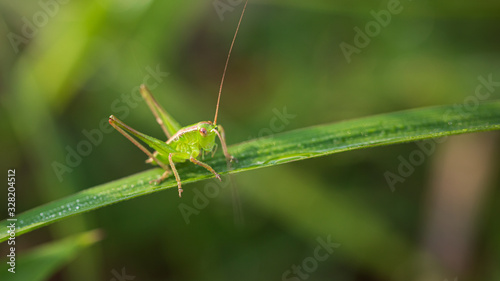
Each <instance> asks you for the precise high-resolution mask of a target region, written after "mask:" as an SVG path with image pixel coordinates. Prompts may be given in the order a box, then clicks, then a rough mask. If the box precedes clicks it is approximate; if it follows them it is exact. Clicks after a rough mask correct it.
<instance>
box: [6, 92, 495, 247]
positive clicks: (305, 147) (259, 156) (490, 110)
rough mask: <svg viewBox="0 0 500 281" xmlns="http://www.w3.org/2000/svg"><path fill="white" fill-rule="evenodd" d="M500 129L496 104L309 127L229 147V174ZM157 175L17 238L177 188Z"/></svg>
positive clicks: (40, 213)
mask: <svg viewBox="0 0 500 281" xmlns="http://www.w3.org/2000/svg"><path fill="white" fill-rule="evenodd" d="M498 129H500V101H494V102H488V103H483V104H480V105H478V107H477V108H476V110H473V111H470V112H461V111H456V106H455V105H448V106H439V107H431V108H423V109H414V110H407V111H401V112H395V113H389V114H382V115H376V116H371V117H366V118H361V119H356V120H349V121H344V122H339V123H333V124H326V125H319V126H314V127H308V128H304V129H299V130H295V131H290V132H286V133H283V134H279V135H275V136H273V137H271V138H261V139H255V140H251V141H248V142H244V143H240V144H237V145H233V146H231V147H230V148H229V151H230V153H232V154H233V155H234V156H235V157H236V158H237V159H238V163H236V164H234V165H233V166H234V169H233V170H232V171H230V172H231V173H236V172H241V171H246V170H252V169H258V168H263V167H267V166H272V165H277V164H283V163H287V162H291V161H297V160H302V159H307V158H312V157H319V156H323V155H328V154H333V153H337V152H342V151H348V150H355V149H360V148H369V147H376V146H382V145H389V144H397V143H404V142H410V141H416V140H424V139H430V138H436V137H443V136H448V135H457V134H463V133H472V132H481V131H490V130H498ZM206 162H207V163H208V164H209V165H211V166H212V167H213V168H214V169H215V170H216V171H218V172H220V173H221V174H225V173H227V172H228V169H227V167H226V162H225V159H224V157H223V156H222V155H218V156H216V157H214V158H212V159H210V160H208V161H206ZM178 171H179V174H180V175H181V178H182V180H183V183H184V184H187V183H189V182H194V181H199V180H202V179H206V178H210V177H212V175H211V174H210V173H209V172H207V171H206V170H204V169H202V168H200V167H196V166H195V165H189V163H186V164H185V165H184V164H179V165H178ZM161 174H162V170H161V169H151V170H147V171H144V172H141V173H138V174H135V175H132V176H129V177H126V178H123V179H120V180H116V181H112V182H109V183H105V184H102V185H99V186H96V187H92V188H89V189H86V190H83V191H81V192H79V193H76V194H73V195H71V196H68V197H66V198H62V199H60V200H56V201H53V202H51V203H48V204H46V205H43V206H39V207H36V208H34V209H32V210H29V211H26V212H24V213H22V214H20V215H18V216H17V223H16V229H17V230H16V235H20V234H22V233H26V232H29V231H32V230H34V229H36V228H39V227H42V226H44V225H47V224H51V223H53V222H56V221H58V220H61V219H63V218H66V217H70V216H73V215H76V214H80V213H83V212H87V211H91V210H95V209H97V208H100V207H103V206H106V205H110V204H114V203H117V202H120V201H124V200H127V199H130V198H134V197H137V196H142V195H145V194H149V193H152V192H156V191H159V190H163V189H166V188H170V187H175V186H177V184H176V182H175V179H174V178H173V177H171V178H169V179H167V180H166V181H165V182H163V183H162V184H161V185H158V186H154V185H151V184H149V181H150V180H151V179H155V178H157V177H159V176H160V175H161ZM172 196H174V195H172ZM181 200H182V199H181ZM7 225H8V222H7V221H6V220H4V221H1V222H0V229H2V232H1V233H0V242H1V241H5V240H6V239H7V238H8V235H9V234H8V233H7V232H6V231H5V229H7Z"/></svg>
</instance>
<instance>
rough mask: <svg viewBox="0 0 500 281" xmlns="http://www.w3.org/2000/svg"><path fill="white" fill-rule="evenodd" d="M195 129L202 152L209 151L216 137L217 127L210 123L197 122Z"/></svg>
mask: <svg viewBox="0 0 500 281" xmlns="http://www.w3.org/2000/svg"><path fill="white" fill-rule="evenodd" d="M196 127H197V131H198V133H199V137H198V143H199V144H200V146H201V147H202V148H203V149H204V150H206V151H211V150H212V148H213V146H214V143H215V136H216V135H217V133H216V131H217V130H218V128H217V125H214V124H212V122H210V121H204V122H199V123H198V124H197V125H196Z"/></svg>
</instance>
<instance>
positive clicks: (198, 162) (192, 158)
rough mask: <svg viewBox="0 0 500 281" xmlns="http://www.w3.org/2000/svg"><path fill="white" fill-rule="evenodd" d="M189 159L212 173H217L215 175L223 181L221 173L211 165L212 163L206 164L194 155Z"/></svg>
mask: <svg viewBox="0 0 500 281" xmlns="http://www.w3.org/2000/svg"><path fill="white" fill-rule="evenodd" d="M189 161H191V162H193V163H194V164H196V165H198V166H202V167H203V168H205V169H207V170H208V171H210V172H211V173H212V174H214V175H215V177H216V178H217V179H218V180H220V181H222V178H221V177H220V175H219V174H218V173H217V172H216V171H215V170H214V169H213V168H212V167H210V165H208V164H206V163H203V162H201V161H200V160H198V159H196V158H194V157H193V156H191V157H189Z"/></svg>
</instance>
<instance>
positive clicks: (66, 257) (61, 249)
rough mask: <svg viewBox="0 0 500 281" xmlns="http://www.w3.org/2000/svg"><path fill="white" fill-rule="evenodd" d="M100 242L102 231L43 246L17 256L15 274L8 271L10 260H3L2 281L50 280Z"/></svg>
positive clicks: (0, 277) (0, 266)
mask: <svg viewBox="0 0 500 281" xmlns="http://www.w3.org/2000/svg"><path fill="white" fill-rule="evenodd" d="M99 240H101V233H100V231H98V230H92V231H88V232H85V233H81V234H78V235H74V236H70V237H68V238H65V239H63V240H59V241H56V242H52V243H48V244H45V245H42V246H40V247H38V248H36V249H34V250H32V251H30V252H28V253H25V254H23V253H22V254H21V255H19V256H17V255H16V261H15V273H12V272H9V271H7V269H9V268H10V265H9V264H8V263H7V262H8V261H9V260H5V259H2V260H1V264H0V280H10V281H25V280H30V281H38V280H40V281H41V280H48V279H49V277H51V276H52V275H53V274H54V273H55V272H56V271H57V270H59V269H60V268H61V267H62V266H63V265H64V264H66V263H68V262H70V261H71V260H72V259H74V258H75V257H76V256H77V255H78V253H79V252H80V251H82V250H83V249H85V248H86V247H88V246H90V245H92V244H94V243H95V242H98V241H99ZM9 248H10V247H9Z"/></svg>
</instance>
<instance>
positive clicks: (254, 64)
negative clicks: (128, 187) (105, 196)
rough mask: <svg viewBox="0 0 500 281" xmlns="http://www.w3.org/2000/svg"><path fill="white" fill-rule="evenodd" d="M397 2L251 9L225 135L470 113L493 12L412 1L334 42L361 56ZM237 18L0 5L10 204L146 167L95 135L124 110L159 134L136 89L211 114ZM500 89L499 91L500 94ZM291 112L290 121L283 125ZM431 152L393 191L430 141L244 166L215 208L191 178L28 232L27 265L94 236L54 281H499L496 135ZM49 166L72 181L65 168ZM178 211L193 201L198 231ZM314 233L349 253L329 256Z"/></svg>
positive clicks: (203, 4)
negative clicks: (129, 280)
mask: <svg viewBox="0 0 500 281" xmlns="http://www.w3.org/2000/svg"><path fill="white" fill-rule="evenodd" d="M388 3H392V4H388ZM395 3H396V4H397V2H395V1H361V2H359V1H358V2H351V1H324V0H312V1H298V0H293V1H282V0H275V1H250V3H249V4H248V7H247V11H246V14H245V17H244V19H243V22H242V24H241V27H240V32H239V34H238V38H237V40H236V43H235V46H234V49H233V53H232V57H231V61H230V65H229V68H228V73H227V75H226V81H225V86H224V89H223V95H222V101H221V108H220V112H219V122H220V123H221V124H223V125H224V127H225V130H226V135H227V141H228V144H235V143H238V142H242V141H246V140H249V139H253V138H257V137H261V136H268V135H270V134H274V133H279V132H282V131H287V130H293V129H296V128H302V127H306V126H312V125H316V124H321V123H330V122H336V121H342V120H346V119H352V118H356V117H362V116H369V115H373V114H378V113H385V112H392V111H398V110H404V109H409V108H416V107H423V106H431V105H440V104H457V106H462V105H464V103H465V102H467V101H468V99H470V97H471V96H474V94H475V90H476V87H477V86H478V85H479V84H480V82H479V80H478V77H479V76H482V77H488V76H490V77H491V78H490V79H492V80H493V81H500V68H499V66H500V52H499V50H500V39H499V38H500V37H499V36H498V35H499V34H500V2H498V1H481V2H477V3H476V2H464V3H455V2H452V1H446V2H445V1H437V2H436V1H401V2H400V3H399V6H398V7H399V8H400V12H399V13H397V14H392V15H391V19H390V21H388V24H387V25H386V26H383V27H380V30H379V32H375V33H376V34H375V35H374V36H373V37H371V38H370V42H369V43H368V44H367V46H366V47H363V48H359V52H357V53H353V54H352V55H351V56H350V57H349V59H346V56H345V55H344V54H343V52H342V50H341V48H340V45H341V43H342V42H345V43H347V44H351V45H353V46H354V45H355V43H354V40H355V36H356V31H355V29H354V28H355V27H359V28H360V29H362V30H364V29H365V27H366V25H367V24H369V23H370V22H372V21H374V16H373V14H372V13H371V11H373V12H375V13H379V12H380V11H387V10H388V5H396V4H395ZM242 8H243V1H227V0H220V1H175V0H174V1H153V0H150V1H147V0H145V1H131V0H123V1H119V0H116V1H115V0H96V1H77V0H73V1H68V0H65V1H62V0H61V1H56V0H42V1H22V2H19V1H18V2H15V1H7V0H1V1H0V17H1V18H0V19H1V21H0V38H1V40H0V59H1V62H2V63H1V64H0V91H1V94H0V101H1V111H0V115H1V117H0V118H1V119H0V120H1V122H0V129H1V131H2V134H1V135H2V137H1V145H0V151H1V155H2V161H1V162H2V163H1V167H2V171H4V173H6V171H7V169H9V168H16V172H17V173H16V178H17V201H16V204H17V205H16V207H17V212H18V213H19V212H21V211H24V210H28V209H30V208H33V207H35V206H38V205H41V204H43V203H46V202H49V201H52V200H54V199H57V198H61V197H63V196H66V195H69V194H73V193H75V192H77V191H79V190H83V189H85V188H88V187H91V186H94V185H97V184H101V183H105V182H108V181H111V180H114V179H118V178H121V177H124V176H127V175H130V174H133V173H136V172H139V171H142V170H145V169H148V168H149V166H148V165H146V164H145V163H144V160H145V158H146V157H145V155H143V153H142V152H141V151H140V150H138V149H136V148H135V147H134V146H133V145H132V144H131V143H130V142H128V141H127V140H126V139H125V138H123V136H121V135H120V134H119V133H117V132H114V131H109V130H108V128H107V127H102V125H100V124H101V123H102V124H106V121H107V117H108V116H109V115H110V114H115V115H117V117H119V118H121V119H122V120H124V121H125V122H126V123H128V124H130V125H131V126H132V127H134V128H136V129H138V130H140V131H142V132H144V133H147V134H149V135H152V136H155V137H158V138H161V137H162V132H161V129H160V128H159V126H158V125H157V124H156V122H155V121H154V118H153V116H152V114H151V113H150V112H149V111H148V108H147V106H146V104H145V103H144V102H142V101H140V100H135V99H134V93H135V89H136V87H137V86H139V85H140V84H141V83H144V82H147V83H150V88H151V90H152V92H153V94H154V95H155V96H156V97H157V99H158V101H159V102H160V103H161V104H162V105H163V106H164V107H165V108H166V109H167V110H168V111H169V113H171V114H172V115H173V116H174V117H175V118H176V119H177V120H178V121H179V122H180V123H181V124H183V125H188V124H191V123H195V122H198V121H202V120H211V119H212V118H213V114H214V111H215V104H216V99H217V91H218V86H219V83H220V78H221V75H222V70H223V67H224V63H225V59H226V55H227V51H228V49H229V45H230V42H231V39H232V37H233V35H234V31H235V28H236V24H237V21H238V19H239V16H240V13H241V10H242ZM401 9H402V10H401ZM379 26H380V25H379ZM375 31H376V30H375ZM152 73H156V74H155V75H156V78H155V75H153V74H152ZM166 73H168V75H167V74H166ZM148 77H153V78H152V79H151V78H150V80H147V79H148ZM145 80H147V81H145ZM497 83H498V82H497ZM153 85H154V86H153ZM496 87H497V89H496V91H495V89H494V88H493V90H492V91H491V95H490V96H489V97H488V98H487V99H488V100H490V99H498V98H500V88H498V86H496ZM284 110H286V112H287V113H288V114H291V115H294V117H293V118H291V117H290V119H286V120H285V122H281V123H280V122H279V121H273V120H276V117H278V115H279V114H278V115H277V113H276V112H283V111H284ZM278 120H281V119H280V118H278ZM281 121H283V120H281ZM275 122H276V123H275ZM88 135H91V136H92V137H91V138H90V139H89V137H88ZM99 135H102V137H99ZM86 141H87V142H92V141H93V143H92V145H91V148H90V149H89V150H81V151H85V155H80V157H81V159H80V160H78V159H74V158H72V159H73V160H70V162H71V161H73V162H74V163H72V164H74V165H69V164H68V160H67V158H68V157H71V156H68V155H69V154H70V152H69V151H73V150H74V151H77V150H78V148H79V147H80V149H84V148H83V144H82V143H83V142H86ZM432 144H433V145H430V146H429V147H435V150H433V151H432V152H431V153H429V155H426V157H425V159H424V160H423V161H422V164H419V165H415V167H414V171H412V172H411V173H410V175H408V176H405V177H404V181H403V182H398V183H396V184H395V189H393V190H391V188H390V185H389V184H388V182H387V181H386V178H385V176H384V175H385V173H386V172H388V171H389V172H392V173H395V174H398V168H399V167H400V165H401V163H402V160H401V159H406V160H408V159H409V156H410V155H411V154H412V153H414V152H415V151H419V150H421V146H418V145H416V144H415V143H409V144H404V145H396V146H390V147H382V148H376V149H369V150H362V151H354V152H347V153H341V154H338V155H332V156H328V157H323V158H318V159H312V160H306V161H299V162H295V163H291V164H286V165H283V166H277V167H272V168H266V169H262V170H257V171H250V172H245V173H240V174H236V175H234V176H232V181H233V186H235V187H237V189H236V190H237V193H238V196H236V197H235V196H234V194H233V193H234V191H233V189H231V188H222V189H221V190H220V193H219V194H218V195H217V196H214V198H208V199H207V202H208V204H207V203H206V202H205V203H204V202H203V200H201V199H200V198H199V197H200V196H198V197H197V196H196V194H203V193H204V192H205V190H206V188H207V186H209V185H212V184H213V180H209V181H204V182H199V183H196V184H190V185H188V186H185V188H184V189H185V192H184V194H183V195H184V196H183V198H182V199H179V198H178V196H177V191H176V190H174V189H172V190H168V191H165V192H158V193H154V194H152V195H149V196H144V197H140V198H136V199H133V200H130V201H126V202H123V203H120V204H117V205H113V206H108V207H105V208H102V209H100V210H97V211H95V212H91V213H87V214H85V215H82V216H77V217H72V218H70V219H67V220H64V221H62V222H58V223H56V224H54V225H51V226H49V227H45V228H43V229H39V230H36V231H34V232H31V233H28V234H26V235H23V236H20V237H18V238H17V244H16V245H17V254H18V255H20V256H21V257H22V255H23V253H27V252H29V251H30V250H32V249H33V248H35V247H37V246H38V245H41V244H44V243H46V242H51V241H57V240H59V239H61V238H63V237H67V236H68V235H71V234H76V233H80V232H83V231H86V230H91V229H96V228H98V229H101V230H102V231H103V233H104V238H103V240H102V241H100V242H98V243H96V244H95V245H93V246H91V247H89V248H87V249H85V250H82V251H81V252H80V253H79V255H78V257H76V258H75V259H72V260H68V262H67V264H66V265H65V266H64V267H63V268H62V269H61V270H59V271H58V272H56V273H55V274H54V275H53V276H52V277H51V279H50V280H113V278H115V279H116V278H117V277H116V276H115V274H116V273H117V272H118V273H120V272H122V269H123V268H125V271H126V273H127V275H128V276H135V279H134V280H306V279H308V280H436V281H440V280H445V279H448V280H455V279H454V278H457V279H456V280H460V281H462V280H500V268H499V267H498V264H500V223H499V220H498V217H497V216H498V213H499V212H500V197H499V189H498V186H499V183H500V178H499V173H498V171H499V160H498V159H500V158H499V156H500V153H499V150H498V147H499V145H498V144H499V142H498V134H497V133H481V134H474V135H466V136H458V137H450V138H448V139H447V140H446V141H444V142H442V143H439V144H437V143H434V142H432ZM55 163H59V164H61V165H66V166H67V167H68V168H67V169H68V170H66V171H65V172H61V170H59V172H55V170H54V165H57V164H55ZM59 167H60V166H59ZM5 177H6V176H5ZM225 180H226V181H229V179H228V178H226V179H225ZM195 190H197V191H199V192H195ZM0 194H1V196H2V202H6V199H5V197H6V191H5V192H3V191H2V192H0ZM235 202H239V203H236V206H238V207H237V208H236V210H238V209H240V210H241V211H242V212H235V207H234V206H235ZM2 204H3V203H2ZM180 204H186V205H187V206H189V207H193V208H195V209H196V210H197V213H196V214H192V215H191V216H189V218H188V220H189V223H187V220H186V216H185V215H183V214H182V212H181V208H180V206H182V205H180ZM197 204H202V205H203V206H200V205H197ZM204 205H206V206H204ZM196 206H198V207H199V208H197V207H196ZM4 214H5V212H2V215H1V218H2V219H4V218H5V217H6V215H4ZM328 237H329V238H328ZM318 239H323V240H325V241H326V240H328V239H330V240H331V241H332V242H333V243H338V244H340V247H337V248H335V250H334V251H333V252H332V253H328V255H327V258H326V259H325V260H323V261H320V260H318V259H317V258H314V257H315V249H316V248H317V247H318V245H321V243H320V242H318ZM4 246H5V244H4V245H3V246H2V257H5V255H4V253H6V247H4ZM321 253H322V254H323V253H326V252H321ZM21 257H20V258H21ZM294 266H300V267H301V269H300V270H299V271H301V273H294V268H295V269H296V267H294ZM18 270H28V269H24V268H19V269H18ZM294 278H295V279H294ZM116 280H119V279H116Z"/></svg>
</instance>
